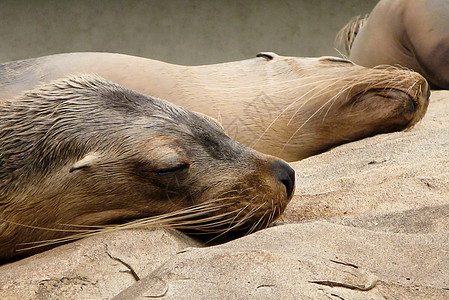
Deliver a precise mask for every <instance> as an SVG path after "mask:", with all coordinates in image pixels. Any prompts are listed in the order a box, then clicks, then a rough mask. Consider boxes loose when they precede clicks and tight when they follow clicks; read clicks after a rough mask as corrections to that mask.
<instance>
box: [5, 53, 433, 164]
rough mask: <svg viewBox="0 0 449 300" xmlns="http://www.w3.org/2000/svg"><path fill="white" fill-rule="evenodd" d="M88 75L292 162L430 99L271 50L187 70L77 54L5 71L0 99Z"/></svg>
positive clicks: (411, 77) (421, 89) (395, 123)
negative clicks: (216, 123)
mask: <svg viewBox="0 0 449 300" xmlns="http://www.w3.org/2000/svg"><path fill="white" fill-rule="evenodd" d="M80 72H83V73H97V74H99V75H100V76H102V77H104V78H107V79H109V80H112V81H114V82H117V83H119V84H122V85H124V86H126V87H128V88H131V89H133V90H137V91H139V92H142V93H144V94H147V95H152V96H156V97H159V98H162V99H166V100H168V101H171V102H174V103H176V104H178V105H181V106H183V107H185V108H187V109H191V110H194V111H198V112H201V113H204V114H206V115H209V116H211V117H214V118H218V119H219V120H220V121H221V123H222V125H223V127H224V128H225V130H226V132H227V133H228V134H229V135H230V136H231V137H232V138H234V139H236V140H237V141H239V142H241V143H243V144H245V145H247V146H250V147H252V148H254V149H256V150H258V151H261V152H263V153H266V154H271V155H275V156H278V157H280V158H282V159H285V160H287V161H295V160H299V159H302V158H305V157H308V156H310V155H314V154H317V153H320V152H323V151H326V150H328V149H329V148H331V147H334V146H336V145H339V144H342V143H345V142H348V141H353V140H357V139H361V138H364V137H367V136H372V135H375V134H378V133H384V132H391V131H397V130H402V129H405V128H408V127H410V126H412V125H414V124H415V123H416V122H418V121H419V120H420V119H421V118H422V117H423V115H424V114H425V111H426V109H427V104H428V96H429V91H428V87H427V83H426V81H425V80H424V79H423V78H422V76H420V75H419V74H417V73H414V72H410V71H407V70H401V69H397V68H387V69H385V68H375V69H367V68H364V67H360V66H357V65H354V64H353V63H352V62H350V61H347V60H343V59H340V58H334V57H321V58H299V57H283V56H278V55H276V54H274V53H269V52H267V53H260V54H259V55H258V57H256V58H253V59H248V60H243V61H236V62H230V63H222V64H215V65H205V66H179V65H173V64H168V63H164V62H160V61H155V60H151V59H146V58H140V57H134V56H128V55H121V54H111V53H70V54H59V55H51V56H45V57H40V58H35V59H29V60H24V61H16V62H9V63H4V64H1V65H0V99H7V98H10V97H12V96H14V95H16V94H17V93H20V92H21V91H23V90H27V89H30V88H32V87H34V86H35V85H37V84H38V83H39V82H47V81H49V80H51V79H55V78H58V77H61V76H65V75H68V74H74V73H80Z"/></svg>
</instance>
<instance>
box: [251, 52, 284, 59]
mask: <svg viewBox="0 0 449 300" xmlns="http://www.w3.org/2000/svg"><path fill="white" fill-rule="evenodd" d="M277 56H279V55H277V54H276V53H274V52H259V53H257V55H256V57H263V58H265V59H266V60H273V59H274V58H275V57H277Z"/></svg>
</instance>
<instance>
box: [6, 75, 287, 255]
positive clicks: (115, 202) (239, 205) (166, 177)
mask: <svg viewBox="0 0 449 300" xmlns="http://www.w3.org/2000/svg"><path fill="white" fill-rule="evenodd" d="M276 172H293V170H291V168H289V167H288V166H287V165H286V164H285V163H283V162H280V161H279V160H277V159H275V158H273V157H271V156H267V155H263V154H260V153H258V152H256V151H254V150H252V149H250V148H247V147H245V146H243V145H241V144H239V143H237V142H235V141H233V140H232V139H230V138H229V137H228V136H227V135H226V134H225V133H224V132H223V129H222V128H221V127H220V126H219V125H218V124H217V123H216V122H215V121H213V120H211V119H210V118H205V117H203V116H201V115H199V114H196V113H193V112H190V111H188V110H185V109H182V108H180V107H178V106H175V105H173V104H171V103H168V102H166V101H163V100H160V99H156V98H150V97H147V96H144V95H141V94H139V93H136V92H133V91H131V90H128V89H125V88H123V87H121V86H119V85H116V84H114V83H111V82H108V81H106V80H104V79H102V78H100V77H98V76H87V75H86V76H77V77H71V78H68V79H60V80H56V81H53V82H51V83H48V84H45V85H43V86H41V87H39V88H37V89H34V90H32V91H29V92H26V93H25V94H24V95H23V96H20V97H18V98H16V99H14V100H11V101H5V102H4V103H2V104H0V259H9V258H12V257H20V256H24V255H29V254H32V253H34V252H38V251H42V248H41V247H38V248H34V249H30V250H28V251H23V252H18V250H20V249H23V248H28V247H30V246H33V245H35V244H33V243H35V242H39V241H45V240H47V241H49V242H50V243H51V242H52V240H53V239H56V240H57V241H64V240H65V238H64V237H66V236H70V235H73V234H77V233H78V234H81V236H82V235H83V233H84V234H87V233H89V231H91V230H93V228H90V227H83V226H100V227H101V226H102V225H105V224H117V223H121V222H124V221H127V220H133V219H139V218H146V217H151V216H157V215H160V217H159V219H156V220H158V221H157V222H153V225H157V224H159V225H161V224H162V225H164V224H168V225H176V223H178V225H182V224H184V225H187V224H193V225H192V226H191V227H193V228H195V229H197V230H199V231H211V232H216V233H219V232H223V231H226V230H228V229H235V228H239V229H245V228H246V230H255V229H258V228H263V227H266V226H267V225H268V224H269V223H270V222H272V221H273V220H274V219H276V218H277V217H278V216H279V215H280V214H281V213H282V211H283V210H284V209H285V206H286V205H287V203H288V201H289V200H290V197H291V191H289V192H286V188H287V189H288V187H287V185H286V184H285V182H283V180H285V178H284V179H282V176H283V175H281V176H279V174H276ZM289 174H290V175H289V176H290V179H291V180H293V181H291V182H290V184H294V178H291V174H292V173H289ZM284 175H285V174H284ZM284 177H285V176H284ZM290 188H293V186H290ZM164 218H165V219H164ZM163 219H164V220H165V221H164V222H165V223H164V222H162V221H161V220H163ZM194 219H195V220H196V221H194ZM180 220H182V221H183V222H184V223H182V222H181V223H182V224H180V222H179V221H180ZM189 220H190V221H189ZM189 222H190V223H189ZM156 223H157V224H156ZM179 227H182V226H179ZM96 228H98V227H96ZM76 237H79V235H75V238H76ZM28 243H32V244H28Z"/></svg>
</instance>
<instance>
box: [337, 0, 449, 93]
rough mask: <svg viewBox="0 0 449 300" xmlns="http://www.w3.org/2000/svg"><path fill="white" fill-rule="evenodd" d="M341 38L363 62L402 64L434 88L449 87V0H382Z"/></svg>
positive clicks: (354, 58)
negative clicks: (422, 77)
mask: <svg viewBox="0 0 449 300" xmlns="http://www.w3.org/2000/svg"><path fill="white" fill-rule="evenodd" d="M351 36H353V38H351ZM354 36H355V37H354ZM339 39H340V40H341V39H343V40H345V44H346V46H345V47H346V49H347V50H349V59H351V60H352V61H353V62H355V63H357V64H359V65H362V66H365V67H374V66H378V65H400V66H402V67H406V68H409V69H411V70H414V71H416V72H418V73H420V74H421V75H423V76H424V77H425V78H426V79H427V81H428V82H429V83H430V85H431V87H432V88H437V89H449V1H442V0H382V1H380V2H379V3H378V4H377V5H376V7H374V9H373V11H372V12H371V14H370V15H369V17H368V18H367V19H366V18H359V19H354V20H352V22H350V24H349V25H348V26H346V27H345V28H344V29H343V30H342V31H341V33H340V38H339Z"/></svg>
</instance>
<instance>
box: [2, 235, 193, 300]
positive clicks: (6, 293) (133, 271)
mask: <svg viewBox="0 0 449 300" xmlns="http://www.w3.org/2000/svg"><path fill="white" fill-rule="evenodd" d="M193 246H199V244H198V243H197V242H194V241H193V240H192V239H190V238H188V237H186V236H185V235H182V234H180V233H179V232H177V231H175V230H170V229H164V230H144V229H142V230H124V231H117V232H112V233H108V234H102V235H97V236H93V237H90V238H86V239H82V240H79V241H76V242H73V243H70V244H66V245H63V246H60V247H57V248H54V249H52V250H49V251H46V252H43V253H40V254H37V255H34V256H31V257H28V258H26V259H23V260H20V261H18V262H15V263H11V264H6V265H3V266H1V267H0V299H110V298H112V297H113V296H114V295H116V294H118V293H119V292H120V291H122V290H123V289H125V288H127V287H128V286H130V285H131V284H133V283H135V282H136V281H137V280H139V279H140V278H143V277H144V276H146V275H148V274H150V273H151V272H152V271H153V270H154V269H156V268H157V267H159V266H160V265H162V264H163V263H164V262H165V261H166V260H168V259H170V258H171V257H172V256H173V255H175V254H176V253H177V252H178V251H180V250H182V249H184V248H187V247H193Z"/></svg>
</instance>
